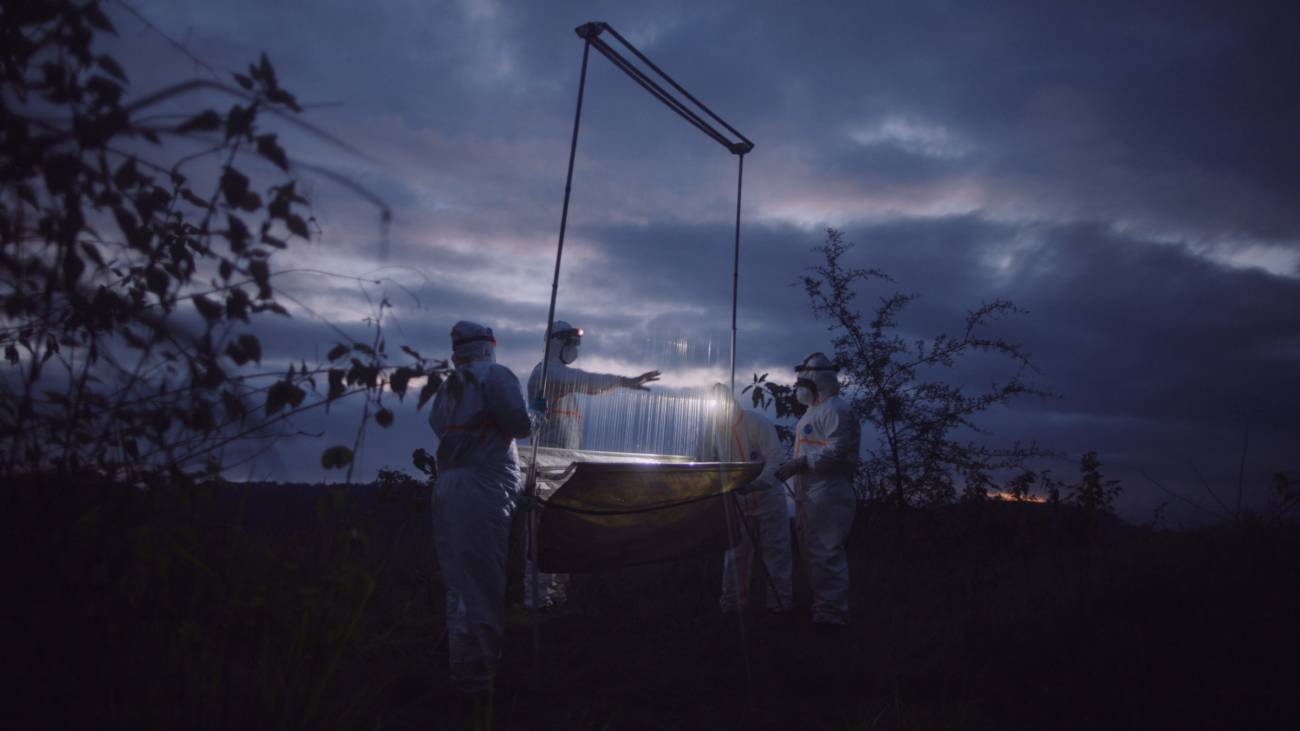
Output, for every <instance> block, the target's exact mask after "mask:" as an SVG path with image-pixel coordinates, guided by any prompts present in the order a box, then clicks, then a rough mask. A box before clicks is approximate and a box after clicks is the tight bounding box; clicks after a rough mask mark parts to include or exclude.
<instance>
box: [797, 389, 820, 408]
mask: <svg viewBox="0 0 1300 731" xmlns="http://www.w3.org/2000/svg"><path fill="white" fill-rule="evenodd" d="M794 397H795V400H796V401H798V402H799V403H801V404H803V405H804V406H812V405H813V402H814V401H816V400H817V395H816V394H815V393H813V391H812V389H811V388H807V387H804V386H800V387H799V388H796V389H795V390H794Z"/></svg>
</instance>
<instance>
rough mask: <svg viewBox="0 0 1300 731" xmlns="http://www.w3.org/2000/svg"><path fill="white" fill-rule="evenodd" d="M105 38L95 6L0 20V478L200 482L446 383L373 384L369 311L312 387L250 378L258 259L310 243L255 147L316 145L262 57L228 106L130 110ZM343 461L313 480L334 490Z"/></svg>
mask: <svg viewBox="0 0 1300 731" xmlns="http://www.w3.org/2000/svg"><path fill="white" fill-rule="evenodd" d="M112 32H114V31H113V27H112V24H111V22H110V20H109V19H108V17H107V16H106V15H105V14H104V12H103V11H102V10H101V9H100V7H99V5H98V3H95V2H89V3H82V2H74V1H73V0H37V1H25V0H16V1H15V2H7V3H5V5H4V8H3V10H2V11H0V39H3V43H0V70H2V71H3V75H2V76H0V350H3V352H4V354H5V359H6V369H7V371H6V372H5V373H4V374H3V377H2V378H0V394H2V397H0V470H2V471H3V472H4V473H5V474H9V475H12V474H15V473H18V472H24V473H33V472H40V471H49V470H59V471H65V472H72V473H81V472H84V471H86V470H93V471H95V472H96V473H98V474H102V475H105V476H112V477H116V478H128V479H132V480H148V479H153V477H152V476H158V479H161V480H168V481H175V480H178V479H185V478H186V476H187V475H188V476H191V477H192V476H196V475H206V477H208V478H210V477H212V476H215V475H217V474H219V473H221V472H222V471H223V470H226V469H230V468H232V467H234V466H237V465H232V464H229V463H227V462H225V461H224V457H223V455H224V454H225V449H226V448H227V447H228V446H229V445H231V444H232V443H234V442H238V441H242V440H260V441H261V442H262V443H263V444H264V446H265V447H269V445H270V444H271V443H273V442H274V440H275V439H276V438H279V437H282V436H285V435H289V434H293V433H294V432H293V431H292V429H290V428H289V427H288V422H289V420H290V419H291V418H292V417H293V416H294V415H296V414H298V413H301V412H302V411H305V410H308V409H316V408H322V407H328V405H329V404H330V403H332V402H333V401H336V400H338V399H341V398H350V397H360V398H363V399H365V400H366V402H367V403H366V408H365V414H366V418H369V417H370V415H371V414H373V416H374V420H375V423H377V424H378V425H379V426H381V427H388V426H390V425H391V424H392V423H393V421H394V418H395V417H394V413H393V411H392V410H391V409H389V408H386V407H385V406H384V405H383V404H382V400H383V398H384V395H385V393H389V394H395V395H396V396H397V398H398V399H402V398H404V396H405V394H406V391H407V389H408V386H409V385H410V384H411V383H412V381H413V380H415V379H423V380H424V385H423V386H422V387H421V393H420V396H419V399H418V403H419V405H423V403H424V402H426V401H427V400H428V398H429V395H430V394H431V393H432V391H433V390H435V389H436V388H437V385H438V383H440V381H441V378H442V376H443V375H444V374H445V373H446V370H447V369H446V363H445V362H443V361H436V360H427V359H424V358H422V357H420V356H419V354H418V353H416V352H415V351H413V350H410V349H409V348H407V349H404V351H405V352H406V353H407V355H408V356H409V357H410V362H409V363H408V364H406V365H404V366H401V367H394V366H393V365H390V363H389V357H388V353H387V351H386V348H385V342H384V339H383V335H382V328H381V323H382V316H383V314H384V309H385V307H386V306H387V303H386V302H384V303H381V304H380V306H379V312H378V316H376V317H374V318H373V319H372V321H371V322H372V324H373V326H374V331H375V337H374V339H373V340H372V341H371V342H369V343H362V342H351V341H348V342H343V343H340V344H338V345H337V346H336V347H335V348H334V349H333V350H331V351H330V353H329V358H328V359H327V361H328V362H322V363H316V364H314V365H312V366H310V367H309V366H308V364H307V363H306V362H305V360H302V359H297V360H298V362H297V363H295V362H294V361H293V360H292V359H291V360H288V361H284V360H282V361H280V362H279V363H270V362H267V361H266V358H265V350H266V349H265V347H264V343H263V342H262V341H261V340H260V339H259V337H258V335H257V327H256V325H257V322H258V321H259V320H260V318H263V317H285V316H288V314H289V310H288V309H287V308H286V307H285V305H284V303H283V302H282V301H281V300H282V299H284V298H285V297H287V295H285V294H284V293H282V292H280V291H279V290H278V289H277V288H276V286H275V281H276V277H277V276H279V275H280V274H283V273H284V272H285V271H288V270H285V269H281V268H278V267H277V266H276V265H275V262H276V261H277V258H276V255H277V253H278V252H281V251H283V250H284V249H286V248H288V247H290V246H300V245H303V244H304V243H305V242H306V241H307V240H309V239H310V238H311V237H312V236H313V219H312V217H311V214H310V209H309V208H308V202H307V200H306V199H305V198H304V197H303V196H302V194H301V192H300V186H299V182H298V180H297V179H296V166H295V164H294V161H293V159H292V158H291V157H290V156H289V154H288V153H287V152H286V150H285V149H284V147H283V146H282V145H281V144H280V141H279V136H278V134H277V132H275V131H273V128H274V127H275V126H276V125H277V124H279V125H288V124H292V125H295V126H297V128H299V129H306V130H308V131H309V132H310V131H311V130H312V129H313V128H311V127H310V126H309V125H306V124H305V123H304V122H302V121H301V120H300V118H299V115H300V112H301V111H302V110H301V108H300V106H299V105H298V103H297V101H296V100H295V98H294V96H293V95H292V94H291V93H290V92H288V91H287V90H285V89H284V88H283V87H282V86H281V84H280V81H279V79H278V78H277V75H276V72H275V69H274V67H273V66H272V65H271V62H270V61H269V60H268V58H267V57H266V55H265V54H263V55H262V57H261V58H260V59H259V60H258V61H257V62H256V63H254V64H252V65H250V66H249V67H248V70H247V73H236V74H234V75H233V79H234V81H235V83H236V85H237V87H235V86H227V85H225V84H222V83H219V82H216V81H206V80H196V81H188V82H184V83H180V84H177V85H175V86H172V87H170V88H167V89H164V90H162V91H159V92H156V93H153V94H151V95H148V96H144V97H134V96H133V95H132V93H131V90H130V86H129V80H128V76H127V72H126V70H125V69H124V68H123V66H122V65H121V64H120V63H119V62H118V61H117V60H115V59H114V58H112V57H111V56H108V55H105V54H102V53H99V52H98V51H97V50H96V46H95V37H96V35H97V34H99V33H112ZM216 98H223V99H227V100H230V102H229V105H228V106H227V107H225V108H220V107H212V106H208V104H210V103H211V102H212V100H213V99H216ZM195 99H197V100H198V102H199V103H200V104H199V106H192V101H191V100H195ZM383 215H384V217H385V218H386V217H387V213H386V211H385V212H384V214H383ZM290 299H292V298H290ZM263 368H269V370H263ZM360 441H361V440H360V437H358V439H357V440H356V442H355V443H354V444H353V445H351V446H347V445H338V446H336V447H333V448H331V450H327V452H326V454H325V455H323V456H322V463H324V464H326V465H327V466H329V467H337V468H344V467H348V468H349V475H350V466H351V463H352V452H353V451H354V450H355V449H356V448H357V446H358V444H359V443H360Z"/></svg>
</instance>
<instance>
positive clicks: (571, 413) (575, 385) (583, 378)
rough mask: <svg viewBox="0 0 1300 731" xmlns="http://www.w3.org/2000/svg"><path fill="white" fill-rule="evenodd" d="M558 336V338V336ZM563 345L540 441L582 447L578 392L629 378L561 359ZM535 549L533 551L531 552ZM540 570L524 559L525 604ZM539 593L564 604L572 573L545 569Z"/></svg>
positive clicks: (533, 380)
mask: <svg viewBox="0 0 1300 731" xmlns="http://www.w3.org/2000/svg"><path fill="white" fill-rule="evenodd" d="M557 340H558V339H557ZM560 351H561V346H560V343H559V342H554V343H552V346H551V354H550V363H551V365H550V368H548V369H547V371H546V401H547V410H546V423H545V425H544V426H542V428H541V429H540V430H539V433H538V435H537V437H536V438H537V444H538V446H541V447H560V448H562V449H578V448H579V447H581V446H582V409H581V408H579V406H578V399H577V398H576V396H575V395H576V394H580V393H585V394H593V395H594V394H599V393H605V392H606V391H612V390H613V389H615V388H618V387H619V386H621V385H623V384H624V382H625V381H626V379H624V378H623V377H622V376H616V375H613V374H610V373H590V372H588V371H584V370H582V369H580V368H573V367H572V366H568V365H565V363H564V362H563V361H561V360H560ZM541 384H542V364H541V363H538V364H537V366H536V367H534V368H533V373H532V375H531V376H529V378H528V395H529V397H530V398H531V397H533V396H536V395H537V392H538V391H539V390H540V389H541ZM530 553H531V552H530ZM536 572H537V562H536V561H535V560H534V559H532V558H525V561H524V606H526V607H528V608H530V609H531V608H532V606H533V604H534V602H533V583H534V582H533V574H534V573H536ZM536 583H537V587H538V592H537V593H538V594H540V595H541V597H542V601H541V604H540V606H543V607H549V606H556V605H559V604H563V603H564V600H565V592H566V587H567V586H568V583H569V575H568V574H547V573H541V574H538V576H537V581H536Z"/></svg>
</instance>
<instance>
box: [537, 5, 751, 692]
mask: <svg viewBox="0 0 1300 731" xmlns="http://www.w3.org/2000/svg"><path fill="white" fill-rule="evenodd" d="M574 32H575V33H577V34H578V37H579V38H581V39H582V40H583V48H582V71H581V73H580V75H579V77H578V103H577V109H576V110H575V111H574V114H573V138H572V140H571V141H570V143H569V168H568V172H567V174H566V175H565V180H564V207H563V209H562V210H561V213H560V237H559V242H558V243H557V244H556V247H555V274H554V276H553V277H552V279H551V303H550V309H549V310H548V311H547V315H546V344H545V346H544V348H543V351H542V373H541V381H540V383H539V384H538V391H537V393H535V394H529V397H530V399H536V398H538V397H541V396H542V395H544V394H545V393H546V386H547V383H548V379H549V377H550V363H551V331H552V329H553V328H554V327H555V301H556V296H557V294H558V292H559V287H560V261H561V258H562V256H563V254H564V234H565V232H566V230H567V228H568V222H569V199H570V194H571V193H572V190H573V161H574V158H575V157H576V155H577V150H578V129H579V126H580V124H581V121H582V99H583V94H584V92H585V90H586V85H587V59H588V58H589V56H590V55H591V49H592V48H595V49H596V50H597V51H599V52H600V53H601V55H603V56H605V58H608V59H609V60H610V62H611V63H613V64H614V66H615V67H617V68H618V69H619V70H621V71H622V72H623V73H625V74H627V75H628V76H629V77H630V78H631V79H632V80H633V81H635V82H636V83H637V84H638V85H639V86H640V87H641V88H643V89H645V90H646V91H647V92H649V93H650V95H651V96H653V97H655V98H656V99H658V100H659V101H660V102H662V103H663V104H664V105H665V106H667V107H668V108H669V109H671V110H673V112H675V113H676V114H677V115H678V116H680V117H682V118H683V119H685V120H686V121H687V122H688V123H690V124H691V126H693V127H695V128H696V129H698V130H700V131H701V132H703V133H704V134H705V135H706V136H708V137H709V138H710V139H712V140H713V141H715V142H717V143H718V144H720V145H722V146H723V147H725V148H727V150H728V151H729V152H730V153H731V154H733V155H736V156H738V157H739V158H740V170H739V173H738V175H739V180H738V181H737V184H736V235H735V257H734V262H733V268H732V286H731V390H732V393H733V394H734V393H735V389H736V307H737V303H738V292H739V282H740V192H741V181H743V179H744V175H745V154H746V153H748V152H749V151H750V150H752V149H754V143H753V142H751V141H750V140H749V138H748V137H745V136H744V135H743V134H741V133H740V132H739V131H737V130H736V128H735V127H732V126H731V125H730V124H727V122H726V121H725V120H723V119H722V118H721V117H719V116H718V115H717V114H715V113H714V112H713V110H711V109H709V108H708V107H706V106H704V104H702V103H701V102H700V100H698V99H696V98H695V97H694V96H692V95H691V93H690V92H688V91H686V89H684V88H682V86H681V84H678V83H677V82H676V81H675V80H673V78H672V77H671V76H669V75H668V74H667V73H665V72H664V70H663V69H661V68H659V67H658V66H657V65H655V63H654V62H653V61H651V60H650V59H649V58H647V57H646V55H645V54H643V53H641V51H639V50H638V49H637V48H636V47H635V46H633V45H632V44H631V43H629V42H628V40H627V39H626V38H624V37H623V36H622V35H621V34H620V33H619V32H618V31H616V30H614V29H613V28H612V27H610V25H609V24H608V23H603V22H599V21H594V22H590V23H585V24H583V25H580V26H578V27H577V28H575V29H574ZM606 32H608V33H609V35H610V37H612V38H613V39H614V40H616V41H617V42H618V43H619V44H620V45H622V46H623V47H624V48H625V49H627V50H628V51H629V52H630V53H631V54H632V55H633V56H634V57H635V58H636V59H637V60H639V61H640V62H641V63H642V64H644V65H645V66H646V67H647V68H649V69H650V70H651V71H653V72H654V74H655V76H657V77H659V79H661V80H662V81H664V82H666V83H667V84H668V86H670V87H672V90H673V91H669V90H668V89H665V88H664V86H663V85H662V84H660V83H659V82H658V81H656V80H655V79H654V78H652V77H651V76H650V75H649V74H647V73H646V72H645V71H644V70H643V69H641V68H640V67H638V66H637V65H636V64H634V63H632V62H631V61H629V60H628V59H627V58H626V57H625V56H623V55H622V54H621V53H619V52H618V51H617V50H616V49H614V48H613V47H612V46H610V45H609V44H608V43H606V42H605V41H604V39H603V38H601V36H602V35H603V34H604V33H606ZM673 92H676V94H674V93H673ZM678 95H680V96H681V97H685V99H686V100H687V101H689V102H690V103H689V104H687V102H686V101H683V100H682V99H681V98H679V97H678ZM692 107H693V108H692ZM701 112H703V116H701V114H700V113H701ZM705 117H707V118H708V119H706V118H705ZM710 120H712V122H711V121H710ZM714 122H716V125H715V124H713V123H714ZM718 126H721V127H722V128H723V129H725V132H724V131H723V130H722V129H718ZM538 436H539V435H538V434H534V435H533V436H532V459H531V460H530V461H529V464H528V475H527V478H526V479H525V482H524V494H525V495H526V496H527V498H528V502H529V504H530V506H532V507H533V508H536V506H537V505H538V501H537V499H536V498H537V475H538V468H537V448H538V446H539V445H538ZM537 520H538V511H537V510H535V509H534V510H532V511H531V512H530V514H529V519H528V522H527V536H528V541H527V542H528V550H529V551H533V552H536V549H537V547H536V537H537V527H536V524H537ZM728 530H730V527H729V526H728ZM535 560H536V559H535ZM539 575H540V569H539V570H537V571H534V572H533V576H532V578H531V581H532V584H533V607H532V625H533V675H534V681H536V679H537V678H539V677H540V675H541V630H540V627H539V623H538V621H537V619H538V618H537V603H538V599H539V597H538V593H539V589H540V586H539V583H540V580H539V578H538V577H539ZM528 580H530V579H528V578H527V577H525V581H528ZM741 635H742V638H743V635H744V625H743V622H742V625H741ZM745 652H746V663H745V666H746V668H745V669H746V671H747V672H748V670H749V662H748V646H746V648H745Z"/></svg>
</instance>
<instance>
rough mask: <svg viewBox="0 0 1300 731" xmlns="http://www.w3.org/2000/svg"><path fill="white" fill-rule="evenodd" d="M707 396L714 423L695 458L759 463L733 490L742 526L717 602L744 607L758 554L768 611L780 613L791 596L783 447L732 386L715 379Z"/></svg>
mask: <svg viewBox="0 0 1300 731" xmlns="http://www.w3.org/2000/svg"><path fill="white" fill-rule="evenodd" d="M712 395H713V397H714V400H715V401H714V402H715V404H716V408H715V410H714V412H713V416H714V419H713V424H712V426H711V428H710V429H709V431H708V432H707V433H706V434H705V435H704V436H703V438H702V439H701V440H700V448H699V450H698V457H699V459H700V460H701V461H704V462H762V463H763V471H762V472H761V473H759V475H758V477H756V478H755V479H754V481H753V482H751V483H749V484H748V485H745V486H744V487H742V488H740V489H738V490H736V500H737V505H738V506H739V508H740V513H741V519H742V520H744V521H745V525H743V526H741V530H740V543H739V544H738V545H737V546H736V547H735V548H733V549H732V550H730V551H727V553H726V557H725V558H724V561H723V569H722V597H721V598H720V599H719V600H718V604H719V606H720V607H721V608H722V611H724V612H730V611H734V610H741V611H743V610H745V609H747V608H748V607H749V588H750V583H751V579H750V577H751V576H752V572H753V567H754V563H755V559H756V558H757V559H758V560H761V561H762V562H763V567H764V569H765V570H766V572H767V576H768V580H769V584H768V586H767V587H766V593H767V608H768V610H769V611H772V612H785V611H787V610H789V609H790V604H791V601H792V595H791V590H790V563H791V560H790V514H789V512H787V509H786V504H785V485H784V484H782V483H781V481H780V480H777V479H776V469H777V465H779V464H781V462H782V461H784V460H785V448H784V447H782V446H781V440H780V438H779V437H777V434H776V427H774V426H773V425H772V422H770V421H768V420H767V417H765V416H763V415H762V414H760V413H758V412H755V411H747V410H745V409H742V408H740V404H738V403H737V402H736V399H735V397H734V396H733V395H732V393H731V389H729V388H727V387H726V386H724V385H722V384H721V383H718V384H715V385H714V386H713V394H712ZM755 548H757V556H756V555H755V553H756V552H755Z"/></svg>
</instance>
